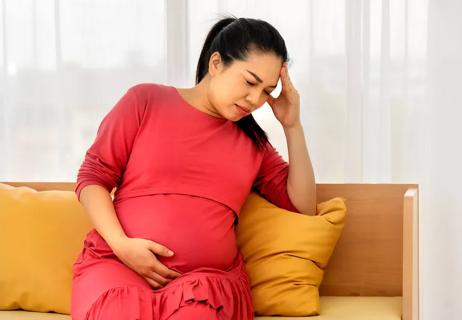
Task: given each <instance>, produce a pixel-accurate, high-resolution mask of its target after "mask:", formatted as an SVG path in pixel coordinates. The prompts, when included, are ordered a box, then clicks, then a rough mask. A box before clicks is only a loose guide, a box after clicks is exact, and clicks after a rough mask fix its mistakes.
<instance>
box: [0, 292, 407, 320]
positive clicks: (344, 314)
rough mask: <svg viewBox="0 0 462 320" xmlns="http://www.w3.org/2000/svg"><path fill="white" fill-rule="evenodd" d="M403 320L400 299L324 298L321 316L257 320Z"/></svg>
mask: <svg viewBox="0 0 462 320" xmlns="http://www.w3.org/2000/svg"><path fill="white" fill-rule="evenodd" d="M370 319H374V320H400V319H401V297H321V315H319V316H311V317H256V318H255V320H370ZM0 320H71V317H70V316H68V315H61V314H53V313H37V312H27V311H0Z"/></svg>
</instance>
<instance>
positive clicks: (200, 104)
mask: <svg viewBox="0 0 462 320" xmlns="http://www.w3.org/2000/svg"><path fill="white" fill-rule="evenodd" d="M209 84H210V80H209V78H208V76H205V77H204V78H203V79H202V81H201V82H199V83H198V84H197V85H196V86H194V87H192V88H188V89H186V90H187V92H188V93H189V95H190V99H191V102H192V104H193V105H194V106H196V107H197V108H200V109H201V110H202V111H204V112H207V113H208V114H211V115H213V116H215V117H218V118H223V117H222V116H221V115H220V114H219V113H218V112H217V111H216V109H215V108H214V107H213V106H212V105H211V103H210V101H209V99H208V92H209V91H208V90H209Z"/></svg>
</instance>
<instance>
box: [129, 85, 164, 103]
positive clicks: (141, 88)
mask: <svg viewBox="0 0 462 320" xmlns="http://www.w3.org/2000/svg"><path fill="white" fill-rule="evenodd" d="M171 89H172V87H171V86H168V85H165V84H161V83H155V82H143V83H137V84H135V85H132V86H131V87H129V89H128V92H130V93H132V94H134V95H135V96H136V98H137V100H139V101H150V100H152V99H161V98H164V97H166V96H168V95H169V92H171Z"/></svg>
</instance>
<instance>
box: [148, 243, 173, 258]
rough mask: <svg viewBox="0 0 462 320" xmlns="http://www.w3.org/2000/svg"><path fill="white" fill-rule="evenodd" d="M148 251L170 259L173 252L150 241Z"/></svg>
mask: <svg viewBox="0 0 462 320" xmlns="http://www.w3.org/2000/svg"><path fill="white" fill-rule="evenodd" d="M150 249H151V250H152V251H153V252H154V253H157V254H158V255H161V256H164V257H171V256H173V251H171V250H170V249H168V248H167V247H164V246H163V245H160V244H158V243H156V242H153V241H151V246H150Z"/></svg>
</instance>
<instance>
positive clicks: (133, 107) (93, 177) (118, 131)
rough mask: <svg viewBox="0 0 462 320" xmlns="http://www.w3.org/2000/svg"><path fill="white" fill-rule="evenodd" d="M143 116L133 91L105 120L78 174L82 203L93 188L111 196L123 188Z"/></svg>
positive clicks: (118, 103) (113, 108)
mask: <svg viewBox="0 0 462 320" xmlns="http://www.w3.org/2000/svg"><path fill="white" fill-rule="evenodd" d="M143 112H144V110H143V109H142V105H141V104H140V103H138V100H137V96H136V92H135V87H131V88H130V89H128V90H127V92H126V93H125V94H124V95H123V96H122V97H121V98H120V99H119V101H118V102H117V103H116V104H115V106H113V107H112V109H111V110H110V111H109V113H107V114H106V115H105V116H104V118H103V120H102V121H101V123H100V125H99V127H98V130H97V134H96V138H95V140H94V142H93V144H92V145H91V146H90V148H89V149H88V150H87V152H86V153H85V158H84V160H83V162H82V164H81V166H80V169H79V171H78V174H77V183H76V186H75V189H74V191H75V193H76V194H77V199H78V200H79V201H80V192H81V191H82V189H83V188H84V187H85V186H87V185H89V184H96V185H100V186H102V187H104V188H105V189H106V190H108V192H111V191H112V189H113V188H114V187H116V186H118V185H119V182H120V180H121V177H122V173H123V171H124V169H125V166H126V164H127V161H128V158H129V156H130V152H131V149H132V145H133V141H134V139H135V136H136V134H137V132H138V128H139V126H140V123H141V119H142V117H143Z"/></svg>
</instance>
